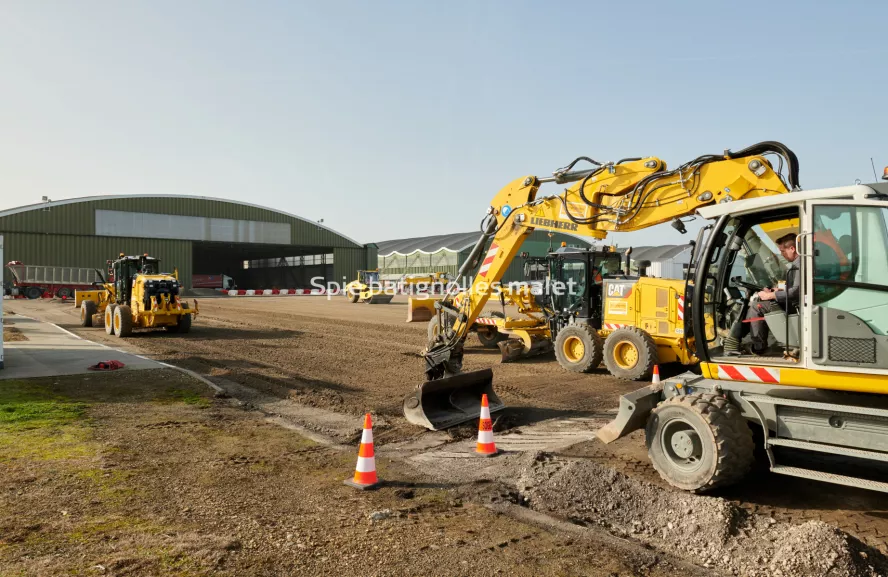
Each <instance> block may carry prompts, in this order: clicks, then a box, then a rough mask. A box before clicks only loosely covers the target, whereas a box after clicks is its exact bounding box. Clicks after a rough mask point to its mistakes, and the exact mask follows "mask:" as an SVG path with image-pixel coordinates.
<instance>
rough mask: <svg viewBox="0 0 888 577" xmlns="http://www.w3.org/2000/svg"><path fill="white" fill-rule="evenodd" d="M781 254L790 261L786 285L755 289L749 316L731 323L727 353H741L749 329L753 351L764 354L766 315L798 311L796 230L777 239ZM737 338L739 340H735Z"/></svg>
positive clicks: (766, 338)
mask: <svg viewBox="0 0 888 577" xmlns="http://www.w3.org/2000/svg"><path fill="white" fill-rule="evenodd" d="M777 248H778V249H779V250H780V254H781V255H782V256H783V258H785V259H786V260H787V261H788V262H789V269H788V270H787V272H786V288H785V289H778V290H773V289H771V288H766V289H764V290H761V291H759V292H757V293H755V294H754V295H753V296H752V299H751V301H750V305H749V310H748V311H747V313H746V320H745V321H742V322H738V323H737V325H739V326H737V325H735V326H734V327H732V330H731V337H733V338H729V339H727V340H726V343H725V349H726V351H725V352H726V353H727V354H732V355H739V354H741V352H740V350H739V349H740V347H739V344H740V341H741V340H743V337H745V336H746V334H747V333H749V334H750V335H751V337H752V347H751V348H752V351H751V352H752V354H754V355H763V354H765V350H766V349H767V348H768V325H767V323H766V322H765V319H764V316H765V315H766V314H767V313H771V312H775V311H781V310H783V311H787V312H788V313H789V314H792V313H794V312H795V308H796V307H797V306H798V303H799V253H798V251H797V250H796V234H795V233H789V234H786V235H783V236H781V237H780V238H778V239H777ZM735 339H736V340H735Z"/></svg>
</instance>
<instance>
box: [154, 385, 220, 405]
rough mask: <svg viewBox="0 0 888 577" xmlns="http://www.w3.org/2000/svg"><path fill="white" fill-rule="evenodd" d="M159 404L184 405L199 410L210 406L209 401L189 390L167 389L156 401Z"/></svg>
mask: <svg viewBox="0 0 888 577" xmlns="http://www.w3.org/2000/svg"><path fill="white" fill-rule="evenodd" d="M157 401H158V402H161V403H185V404H186V405H192V406H195V407H199V408H206V407H209V406H210V400H209V399H208V398H206V397H204V396H203V395H201V394H200V393H197V392H195V391H192V390H189V389H167V391H166V392H165V393H164V394H163V395H161V396H160V397H159V398H158V399H157Z"/></svg>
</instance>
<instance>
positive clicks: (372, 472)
mask: <svg viewBox="0 0 888 577" xmlns="http://www.w3.org/2000/svg"><path fill="white" fill-rule="evenodd" d="M345 484H346V485H349V486H350V487H354V488H356V489H375V488H376V487H378V486H379V479H377V478H376V456H375V454H374V452H373V422H372V421H371V420H370V413H367V414H366V415H364V431H363V433H362V434H361V446H360V448H358V464H357V466H356V467H355V476H354V478H353V479H346V480H345Z"/></svg>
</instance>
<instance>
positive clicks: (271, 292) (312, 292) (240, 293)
mask: <svg viewBox="0 0 888 577" xmlns="http://www.w3.org/2000/svg"><path fill="white" fill-rule="evenodd" d="M223 292H224V293H225V294H227V295H228V296H230V297H252V296H286V295H307V296H316V295H327V294H338V292H339V291H330V292H328V291H326V290H324V289H265V290H244V289H239V290H229V291H223Z"/></svg>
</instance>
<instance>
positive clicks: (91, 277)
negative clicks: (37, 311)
mask: <svg viewBox="0 0 888 577" xmlns="http://www.w3.org/2000/svg"><path fill="white" fill-rule="evenodd" d="M6 268H7V269H8V270H9V272H10V273H12V294H13V295H15V296H18V295H21V296H25V297H27V298H29V299H39V298H41V297H43V296H46V295H48V296H56V297H58V298H71V297H73V296H74V293H75V292H76V291H78V290H85V289H88V288H90V287H92V286H93V285H94V283H95V282H96V281H98V280H99V279H100V277H99V273H98V272H97V271H96V269H94V268H87V267H71V266H44V265H30V264H24V263H23V262H21V261H17V260H16V261H10V262H9V263H7V264H6Z"/></svg>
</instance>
